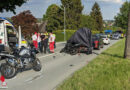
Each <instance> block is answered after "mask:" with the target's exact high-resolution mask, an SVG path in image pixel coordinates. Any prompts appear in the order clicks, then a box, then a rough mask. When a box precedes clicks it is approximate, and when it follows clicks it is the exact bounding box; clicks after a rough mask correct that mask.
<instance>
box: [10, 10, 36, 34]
mask: <svg viewBox="0 0 130 90" xmlns="http://www.w3.org/2000/svg"><path fill="white" fill-rule="evenodd" d="M11 19H12V22H13V23H14V25H15V27H16V28H18V26H19V25H20V26H21V29H22V33H23V35H25V36H29V35H31V34H32V33H34V32H38V26H37V24H36V23H37V19H36V18H35V17H34V16H33V15H32V14H31V12H30V11H29V10H27V11H23V12H21V13H20V14H18V15H16V16H13V17H12V18H11Z"/></svg>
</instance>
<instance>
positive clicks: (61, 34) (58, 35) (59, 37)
mask: <svg viewBox="0 0 130 90" xmlns="http://www.w3.org/2000/svg"><path fill="white" fill-rule="evenodd" d="M75 31H76V30H66V40H68V39H69V38H70V37H71V36H72V35H73V34H74V32H75ZM53 33H55V34H56V42H60V41H64V31H63V30H57V31H54V32H53ZM96 33H100V32H99V31H95V30H92V34H96Z"/></svg>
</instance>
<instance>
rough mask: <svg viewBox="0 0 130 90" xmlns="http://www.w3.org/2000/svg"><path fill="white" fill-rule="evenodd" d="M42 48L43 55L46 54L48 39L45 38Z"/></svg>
mask: <svg viewBox="0 0 130 90" xmlns="http://www.w3.org/2000/svg"><path fill="white" fill-rule="evenodd" d="M43 46H44V53H45V54H46V51H47V48H48V38H46V37H45V39H44V41H43Z"/></svg>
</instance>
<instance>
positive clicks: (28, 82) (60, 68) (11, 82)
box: [0, 40, 117, 90]
mask: <svg viewBox="0 0 130 90" xmlns="http://www.w3.org/2000/svg"><path fill="white" fill-rule="evenodd" d="M116 42H117V41H115V40H112V41H111V44H110V45H105V46H104V48H103V49H101V50H94V51H93V52H95V53H96V54H91V55H85V54H80V55H75V56H71V55H68V54H61V53H59V51H60V50H61V48H63V47H64V45H65V44H63V43H60V44H58V45H57V49H56V50H55V52H56V53H54V54H46V55H43V54H39V55H38V57H39V59H40V60H41V62H42V66H43V68H42V70H41V71H40V72H35V71H33V70H29V71H25V72H22V73H18V74H17V76H16V77H14V78H12V79H8V80H6V82H7V86H8V88H7V89H6V90H54V89H55V88H56V87H57V85H59V84H60V83H61V82H62V81H63V80H64V79H66V78H68V77H69V76H71V75H72V74H73V73H74V72H75V71H76V70H78V69H80V68H81V67H83V66H85V65H86V64H88V62H89V61H91V60H93V59H94V58H95V57H96V56H97V55H98V54H100V53H101V52H102V51H104V50H105V49H107V48H108V47H110V46H111V45H113V44H114V43H116ZM0 90H2V89H0ZM3 90H5V89H3Z"/></svg>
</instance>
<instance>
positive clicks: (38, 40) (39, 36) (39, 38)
mask: <svg viewBox="0 0 130 90" xmlns="http://www.w3.org/2000/svg"><path fill="white" fill-rule="evenodd" d="M37 42H38V48H39V49H40V47H41V35H40V33H38V35H37Z"/></svg>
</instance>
